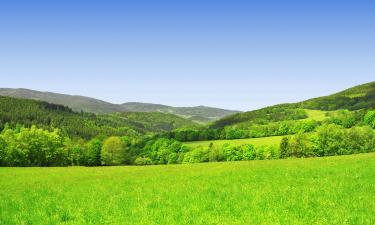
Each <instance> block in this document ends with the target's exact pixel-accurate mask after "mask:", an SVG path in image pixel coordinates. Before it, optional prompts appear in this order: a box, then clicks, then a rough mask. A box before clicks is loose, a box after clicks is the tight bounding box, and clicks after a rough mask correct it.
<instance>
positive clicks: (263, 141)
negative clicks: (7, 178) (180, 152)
mask: <svg viewBox="0 0 375 225" xmlns="http://www.w3.org/2000/svg"><path fill="white" fill-rule="evenodd" d="M282 137H283V136H273V137H262V138H247V139H235V140H211V141H192V142H184V144H185V145H187V146H190V147H197V146H209V145H210V144H211V143H213V144H214V146H216V147H221V146H223V145H224V144H226V143H229V144H234V145H241V144H253V145H255V146H261V145H274V146H279V145H280V141H281V139H282Z"/></svg>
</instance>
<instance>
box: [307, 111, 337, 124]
mask: <svg viewBox="0 0 375 225" xmlns="http://www.w3.org/2000/svg"><path fill="white" fill-rule="evenodd" d="M304 110H305V111H306V113H307V116H308V118H307V119H305V120H316V121H323V120H325V119H327V118H328V117H327V115H326V113H327V111H321V110H312V109H304ZM331 112H333V111H331Z"/></svg>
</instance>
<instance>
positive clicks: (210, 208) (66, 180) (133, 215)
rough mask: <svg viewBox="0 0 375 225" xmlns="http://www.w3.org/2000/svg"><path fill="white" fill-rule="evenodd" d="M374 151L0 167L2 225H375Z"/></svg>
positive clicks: (0, 220) (0, 214)
mask: <svg viewBox="0 0 375 225" xmlns="http://www.w3.org/2000/svg"><path fill="white" fill-rule="evenodd" d="M374 180H375V154H361V155H351V156H340V157H329V158H313V159H289V160H276V161H272V160H267V161H250V162H225V163H207V164H193V165H173V166H149V167H98V168H83V167H72V168H0V224H38V225H39V224H59V223H64V224H147V225H149V224H374V223H375V217H374V215H375V182H374Z"/></svg>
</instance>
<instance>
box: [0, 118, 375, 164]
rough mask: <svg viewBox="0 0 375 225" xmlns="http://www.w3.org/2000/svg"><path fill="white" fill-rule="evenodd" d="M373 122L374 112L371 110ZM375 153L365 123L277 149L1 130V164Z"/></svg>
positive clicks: (293, 139) (304, 136)
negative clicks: (84, 137) (79, 137)
mask: <svg viewBox="0 0 375 225" xmlns="http://www.w3.org/2000/svg"><path fill="white" fill-rule="evenodd" d="M368 118H369V121H370V122H371V123H372V122H373V114H371V115H370V114H369V117H368ZM371 151H375V134H374V130H373V129H372V128H371V127H369V126H366V127H353V128H350V129H346V128H343V127H342V126H339V125H336V124H326V125H323V126H320V127H319V128H318V129H317V131H316V132H314V133H303V132H300V133H298V134H296V135H293V136H286V137H284V138H283V139H282V141H281V143H280V147H279V148H277V147H274V146H257V147H255V146H253V145H247V144H245V145H230V144H225V145H223V146H220V147H217V146H214V145H213V144H211V145H210V146H207V147H204V146H198V147H194V148H189V147H187V146H186V145H184V144H182V143H181V142H179V141H176V140H174V139H168V138H152V137H138V138H129V137H126V136H124V137H118V136H112V137H109V138H106V139H104V140H101V139H96V138H94V139H92V140H90V141H87V142H86V141H84V140H83V139H81V140H71V139H70V138H68V137H67V136H65V135H64V134H63V133H61V132H60V131H59V130H58V129H55V130H53V131H48V130H43V129H40V128H37V127H35V126H32V127H31V128H22V127H18V128H16V129H11V128H6V129H4V130H3V131H2V132H1V134H0V166H69V165H75V166H76V165H80V166H101V165H104V166H112V165H131V164H135V165H154V164H177V163H198V162H213V161H241V160H263V159H278V158H288V157H320V156H331V155H345V154H354V153H362V152H371Z"/></svg>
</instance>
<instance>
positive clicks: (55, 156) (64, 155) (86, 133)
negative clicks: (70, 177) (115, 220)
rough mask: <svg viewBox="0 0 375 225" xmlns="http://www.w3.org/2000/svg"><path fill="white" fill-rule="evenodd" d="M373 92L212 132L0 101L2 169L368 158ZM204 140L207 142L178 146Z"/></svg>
mask: <svg viewBox="0 0 375 225" xmlns="http://www.w3.org/2000/svg"><path fill="white" fill-rule="evenodd" d="M373 88H374V85H373V83H370V84H366V85H361V86H358V87H355V88H352V89H348V90H347V91H344V92H340V93H338V94H335V95H332V96H328V97H322V98H317V99H312V100H308V101H305V102H301V103H294V104H281V105H275V106H271V107H266V108H263V109H259V110H255V111H251V112H246V113H239V114H236V115H233V116H229V117H226V118H223V119H221V120H218V121H216V122H215V123H213V124H211V125H210V126H202V125H199V124H197V123H194V122H192V121H191V120H188V119H185V118H182V117H178V116H176V115H172V114H167V113H162V112H117V113H112V114H101V115H98V114H94V113H85V112H74V111H73V110H72V109H70V108H68V107H66V106H62V105H56V104H50V103H47V102H41V101H36V100H27V99H18V98H12V97H2V96H0V128H1V130H2V131H1V132H0V166H1V165H2V166H67V165H85V166H100V165H124V164H135V165H153V164H176V163H198V162H216V161H240V160H264V159H279V158H290V157H321V156H332V155H347V154H355V153H364V152H372V151H374V150H375V132H374V128H375V110H374V107H373V100H374V98H373ZM343 98H350V99H354V100H353V101H349V103H350V104H353V107H351V106H350V105H348V104H344V103H342V102H341V101H335V100H332V99H336V100H337V99H343ZM327 99H328V100H327ZM326 104H328V105H331V104H335V105H334V107H333V106H332V107H331V106H329V107H328V106H326ZM354 106H355V107H354ZM359 106H360V107H361V108H358V107H359ZM315 108H318V109H321V108H324V109H330V110H325V111H323V110H317V109H315ZM333 109H335V110H333ZM349 109H351V110H349ZM353 109H355V110H353ZM271 136H279V137H277V138H275V140H278V141H280V140H281V141H280V143H279V144H278V143H271V141H270V139H267V138H264V139H262V142H261V143H262V145H255V144H251V143H240V142H239V143H240V144H235V141H232V142H231V143H222V141H221V144H220V145H219V144H218V143H216V142H215V140H235V139H245V138H259V137H271ZM203 140H210V141H211V140H212V142H210V143H209V144H208V145H199V144H197V145H194V144H192V143H189V144H184V143H183V142H187V141H189V142H191V141H203ZM267 140H268V141H267ZM253 143H255V142H253Z"/></svg>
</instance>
